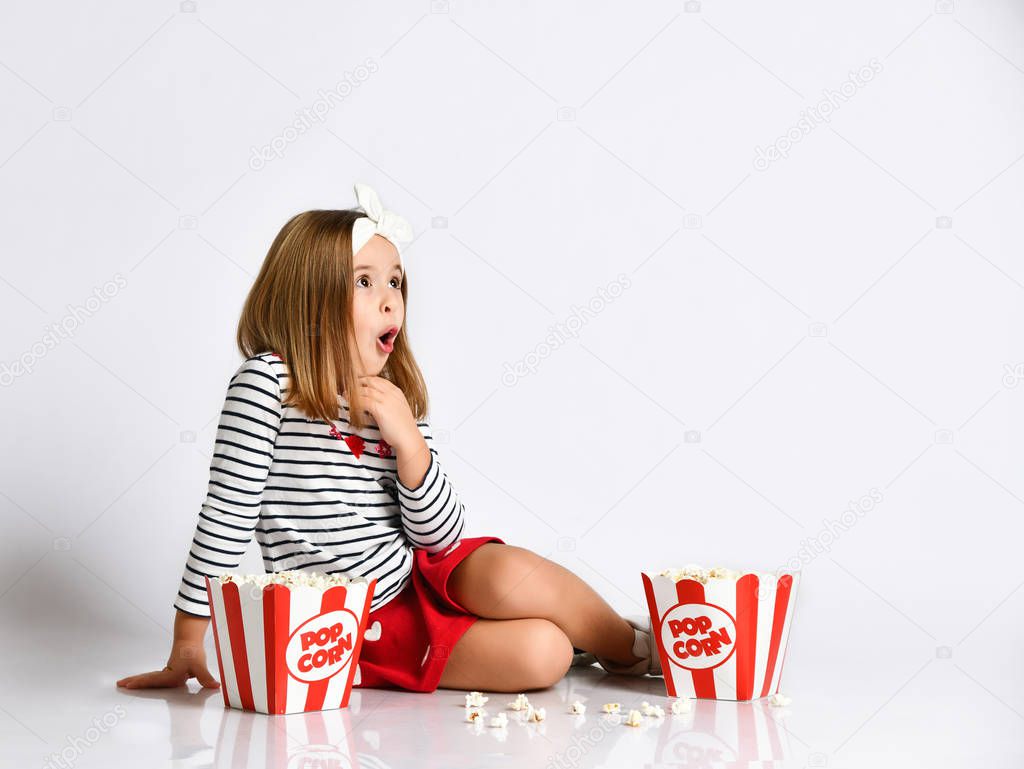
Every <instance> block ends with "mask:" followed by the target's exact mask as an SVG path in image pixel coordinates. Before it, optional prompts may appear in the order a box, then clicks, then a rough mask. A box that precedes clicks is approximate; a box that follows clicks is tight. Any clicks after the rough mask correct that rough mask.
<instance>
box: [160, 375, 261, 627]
mask: <svg viewBox="0 0 1024 769" xmlns="http://www.w3.org/2000/svg"><path fill="white" fill-rule="evenodd" d="M280 427H281V388H280V384H279V382H278V379H277V374H276V373H275V372H274V369H273V367H272V366H271V365H270V364H269V363H266V362H265V361H263V360H260V359H258V358H254V359H250V360H247V361H245V362H244V363H243V364H242V365H241V367H240V368H239V369H238V371H237V372H236V373H235V375H234V376H233V377H232V378H231V382H230V383H229V384H228V391H227V395H226V397H225V399H224V407H223V409H222V410H221V416H220V423H219V425H218V427H217V437H216V440H215V441H214V447H213V460H212V461H211V463H210V482H209V486H208V488H207V493H206V499H205V501H204V502H203V505H202V507H201V509H200V511H199V518H198V522H197V523H196V529H195V534H194V536H193V537H192V545H191V547H190V548H189V553H188V559H187V560H186V562H185V568H184V571H183V573H182V577H181V583H180V585H179V587H178V595H177V597H176V598H175V600H174V606H175V608H176V609H178V610H179V611H182V612H187V613H188V614H192V615H196V616H199V617H209V616H210V606H209V603H208V599H207V596H206V583H205V579H204V578H205V577H206V576H211V577H212V576H215V575H218V574H223V573H224V572H226V571H230V570H231V569H234V568H236V567H237V566H238V564H239V562H240V561H241V560H242V556H243V555H244V554H245V550H246V548H247V547H248V545H249V542H250V541H251V540H252V537H253V531H254V530H255V528H256V522H257V520H258V519H259V514H260V505H261V502H262V498H263V489H264V486H265V485H266V481H267V474H268V473H269V472H270V464H271V462H272V460H273V453H274V444H275V442H276V441H277V434H278V431H279V430H280Z"/></svg>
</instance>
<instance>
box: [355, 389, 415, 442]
mask: <svg viewBox="0 0 1024 769" xmlns="http://www.w3.org/2000/svg"><path fill="white" fill-rule="evenodd" d="M359 385H360V388H361V389H360V393H359V395H360V396H362V398H363V410H364V411H366V412H368V413H369V414H370V416H372V417H373V420H374V421H375V422H376V423H377V427H378V429H379V430H380V434H381V437H382V438H384V440H385V441H387V442H388V443H389V444H391V446H393V447H394V448H395V450H396V451H398V452H399V453H401V451H402V449H403V448H407V447H414V446H418V441H421V440H423V435H422V433H420V429H419V427H417V426H416V419H415V417H413V415H412V410H411V409H410V408H409V401H407V400H406V399H405V393H403V392H402V391H401V390H400V389H399V388H398V387H397V386H396V385H395V384H394V383H393V382H391V381H389V380H387V379H385V378H384V377H379V376H369V375H364V376H360V377H359Z"/></svg>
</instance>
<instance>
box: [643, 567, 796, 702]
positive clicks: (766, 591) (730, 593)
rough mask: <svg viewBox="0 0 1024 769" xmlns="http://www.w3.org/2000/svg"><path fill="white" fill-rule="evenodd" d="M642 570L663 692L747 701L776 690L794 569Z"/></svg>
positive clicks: (789, 618)
mask: <svg viewBox="0 0 1024 769" xmlns="http://www.w3.org/2000/svg"><path fill="white" fill-rule="evenodd" d="M641 576H642V578H643V583H644V592H645V594H646V596H647V606H648V609H649V610H650V614H651V629H652V634H653V635H654V638H655V641H656V642H657V645H658V653H659V654H660V655H661V667H662V672H663V673H664V676H665V689H666V691H667V693H668V695H669V696H671V697H697V698H699V699H718V700H754V699H759V698H761V697H767V696H768V695H771V694H774V693H776V692H777V691H778V689H779V680H780V677H781V675H782V663H783V660H784V658H785V653H786V642H787V640H788V639H789V631H790V626H791V625H792V621H793V606H794V603H795V598H796V584H797V577H796V576H794V575H792V574H783V575H782V576H778V577H776V576H775V575H771V574H753V573H747V574H743V575H742V576H740V577H739V578H738V579H717V578H716V579H708V580H707V581H706V582H704V583H702V582H700V581H698V580H696V579H690V578H685V579H680V580H679V581H678V582H676V581H674V580H673V579H672V578H671V577H668V576H663V575H659V574H648V573H647V572H642V573H641Z"/></svg>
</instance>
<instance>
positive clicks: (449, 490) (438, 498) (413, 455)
mask: <svg viewBox="0 0 1024 769" xmlns="http://www.w3.org/2000/svg"><path fill="white" fill-rule="evenodd" d="M417 427H418V428H419V435H418V436H414V437H413V439H411V440H410V441H409V442H408V443H407V444H404V445H402V446H396V447H395V453H396V460H397V464H398V484H397V485H398V504H399V507H400V508H401V512H402V528H403V530H404V531H405V534H406V537H408V539H409V542H410V543H411V544H412V545H413V547H418V548H422V549H424V550H426V551H427V552H428V553H436V552H439V551H441V550H444V549H445V548H446V547H448V546H449V545H451V544H452V543H453V542H456V541H457V540H458V539H459V538H460V537H461V536H462V531H463V528H464V526H465V508H464V506H463V504H462V501H461V500H460V499H459V495H458V494H457V493H456V491H455V487H454V486H453V485H452V483H451V481H450V480H449V479H448V476H447V475H446V474H445V472H444V469H443V468H442V467H441V465H440V463H439V462H438V459H437V451H436V450H435V449H434V441H433V437H432V435H431V431H430V424H429V423H428V422H426V421H423V422H417Z"/></svg>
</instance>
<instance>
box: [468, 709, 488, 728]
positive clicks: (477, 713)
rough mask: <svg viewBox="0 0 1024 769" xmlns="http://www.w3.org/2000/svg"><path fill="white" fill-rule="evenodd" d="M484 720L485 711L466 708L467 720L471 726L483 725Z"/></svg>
mask: <svg viewBox="0 0 1024 769" xmlns="http://www.w3.org/2000/svg"><path fill="white" fill-rule="evenodd" d="M483 718H484V711H482V710H481V709H480V708H466V720H467V721H469V722H470V723H471V724H478V723H482V722H483Z"/></svg>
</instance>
